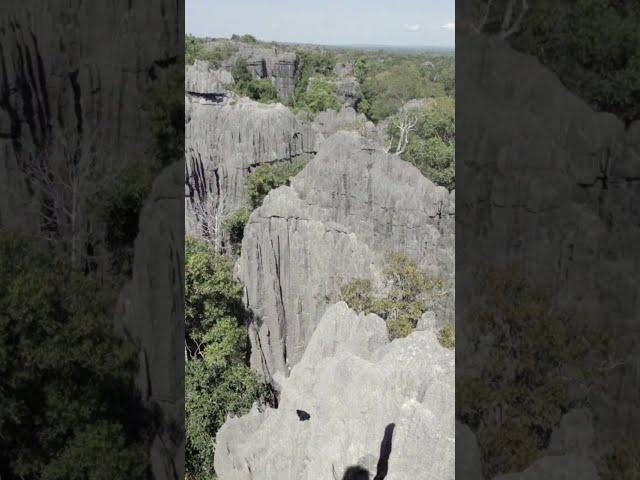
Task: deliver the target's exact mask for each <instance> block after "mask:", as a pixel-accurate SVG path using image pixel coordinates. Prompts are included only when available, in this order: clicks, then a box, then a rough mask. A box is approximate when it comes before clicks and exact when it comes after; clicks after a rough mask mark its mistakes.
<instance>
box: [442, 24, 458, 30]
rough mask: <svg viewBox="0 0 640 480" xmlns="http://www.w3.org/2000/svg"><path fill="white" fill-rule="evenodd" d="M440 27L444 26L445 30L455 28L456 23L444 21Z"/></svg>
mask: <svg viewBox="0 0 640 480" xmlns="http://www.w3.org/2000/svg"><path fill="white" fill-rule="evenodd" d="M441 28H444V29H445V30H455V29H456V24H455V22H449V23H445V24H444V25H442V27H441Z"/></svg>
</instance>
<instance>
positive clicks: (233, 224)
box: [222, 207, 251, 253]
mask: <svg viewBox="0 0 640 480" xmlns="http://www.w3.org/2000/svg"><path fill="white" fill-rule="evenodd" d="M250 215H251V210H250V209H248V208H246V207H244V208H240V209H238V210H236V211H235V212H233V213H232V214H230V215H229V216H228V217H227V218H225V219H224V221H223V223H222V228H223V229H224V231H225V232H226V234H227V236H228V238H229V242H230V243H231V246H232V248H233V250H234V253H238V251H239V248H240V244H241V243H242V236H243V235H244V227H245V225H246V224H247V222H248V221H249V216H250Z"/></svg>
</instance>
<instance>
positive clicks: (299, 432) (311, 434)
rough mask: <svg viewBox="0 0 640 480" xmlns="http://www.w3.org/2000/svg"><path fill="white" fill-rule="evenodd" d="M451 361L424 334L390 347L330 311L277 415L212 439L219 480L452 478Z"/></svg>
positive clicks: (234, 422)
mask: <svg viewBox="0 0 640 480" xmlns="http://www.w3.org/2000/svg"><path fill="white" fill-rule="evenodd" d="M454 451H455V421H454V355H453V352H452V351H450V350H447V349H445V348H443V347H442V346H440V344H439V343H438V341H437V340H436V338H435V336H434V335H433V334H432V333H429V332H416V333H413V334H412V335H410V336H409V337H407V338H405V339H402V340H397V341H394V342H392V343H389V340H388V338H387V332H386V326H385V323H384V321H383V320H382V319H380V318H379V317H377V316H376V315H368V316H365V315H363V314H360V315H357V314H356V313H354V312H353V311H351V310H350V309H349V308H348V307H347V306H346V304H344V303H338V304H336V305H334V306H332V307H331V308H329V309H328V310H327V311H326V313H325V314H324V316H323V317H322V320H321V321H320V323H319V325H318V328H317V329H316V331H315V333H314V334H313V337H312V338H311V341H310V342H309V346H308V348H307V350H306V352H305V353H304V356H303V358H302V359H301V361H300V363H298V364H297V365H296V366H295V367H294V368H293V370H292V372H291V376H290V377H289V379H287V380H286V382H285V383H284V385H283V389H282V395H281V399H280V404H279V407H278V408H277V409H271V408H267V409H266V410H264V411H260V410H259V409H258V408H257V407H254V409H253V410H252V411H251V412H250V413H249V414H247V415H246V416H244V417H240V418H230V419H228V420H227V422H226V423H225V424H224V425H223V427H222V428H221V429H220V431H219V432H218V435H217V440H216V451H215V469H216V472H217V474H218V476H219V477H220V478H224V479H225V480H261V479H264V480H270V479H275V478H277V479H281V480H297V479H314V480H315V479H318V480H334V479H336V478H338V479H340V478H341V477H342V474H343V472H344V471H345V470H346V469H347V468H348V467H350V466H354V465H361V466H362V467H364V468H366V469H367V470H369V472H370V473H372V474H374V473H376V470H378V473H382V470H383V469H388V473H387V476H386V477H385V478H386V479H387V480H406V479H409V478H416V479H417V478H438V479H453V478H454V467H455V462H454Z"/></svg>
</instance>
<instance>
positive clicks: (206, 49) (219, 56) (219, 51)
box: [185, 34, 237, 68]
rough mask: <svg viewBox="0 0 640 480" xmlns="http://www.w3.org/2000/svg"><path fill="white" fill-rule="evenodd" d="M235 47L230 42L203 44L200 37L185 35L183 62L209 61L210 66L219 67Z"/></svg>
mask: <svg viewBox="0 0 640 480" xmlns="http://www.w3.org/2000/svg"><path fill="white" fill-rule="evenodd" d="M236 51H237V47H236V46H235V45H233V43H231V42H218V43H216V44H215V45H209V46H205V44H204V41H203V40H202V39H201V38H197V37H194V36H193V35H190V34H187V35H186V36H185V62H186V64H187V65H192V64H193V63H194V62H195V61H196V60H202V61H204V62H209V66H210V67H211V68H220V67H221V66H222V63H223V62H224V61H225V60H227V59H229V58H230V57H231V56H232V55H233V54H234V53H236Z"/></svg>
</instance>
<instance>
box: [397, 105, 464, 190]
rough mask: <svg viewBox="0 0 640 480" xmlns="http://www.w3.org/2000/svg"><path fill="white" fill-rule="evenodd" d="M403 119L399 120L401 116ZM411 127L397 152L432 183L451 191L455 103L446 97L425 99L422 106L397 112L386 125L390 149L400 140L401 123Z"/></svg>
mask: <svg viewBox="0 0 640 480" xmlns="http://www.w3.org/2000/svg"><path fill="white" fill-rule="evenodd" d="M403 116H404V117H405V118H402V117H403ZM411 118H413V120H414V121H415V126H414V127H413V129H412V130H411V131H410V132H409V133H408V137H407V145H406V147H405V150H404V151H403V152H402V153H401V156H402V158H403V159H404V160H407V161H408V162H411V163H413V164H414V165H415V166H416V167H418V168H419V169H420V171H421V172H422V173H423V174H424V175H425V176H426V177H427V178H429V179H431V180H432V181H433V182H434V183H436V184H438V185H442V186H444V187H447V188H450V189H452V188H455V181H456V164H455V128H456V123H455V103H454V101H453V99H452V98H450V97H439V98H434V99H429V101H427V103H426V105H425V106H424V107H418V108H415V109H411V110H409V111H407V112H401V113H400V114H397V115H395V116H394V117H393V119H392V121H391V123H390V125H389V136H390V138H391V145H392V147H393V146H395V145H396V144H397V143H398V141H399V137H400V127H399V126H402V125H403V122H402V120H405V121H406V119H411Z"/></svg>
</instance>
